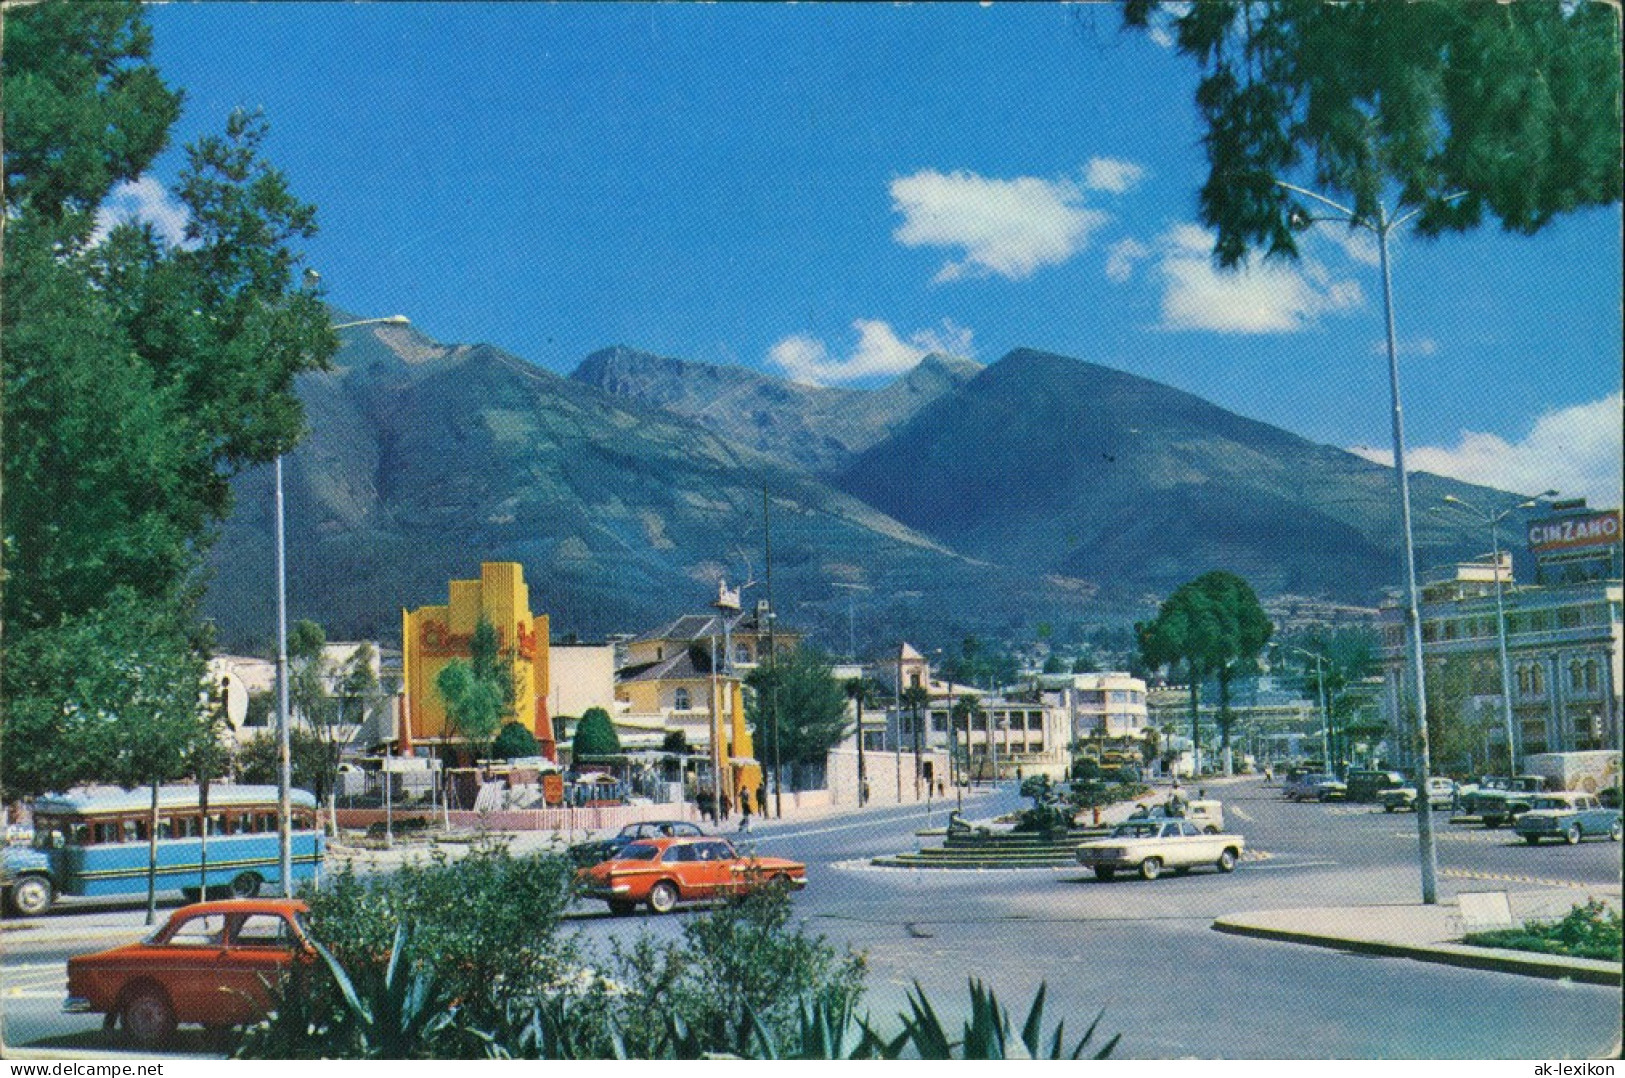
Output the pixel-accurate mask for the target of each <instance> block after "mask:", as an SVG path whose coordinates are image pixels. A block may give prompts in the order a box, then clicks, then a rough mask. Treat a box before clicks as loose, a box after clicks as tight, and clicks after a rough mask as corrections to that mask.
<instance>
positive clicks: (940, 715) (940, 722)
mask: <svg viewBox="0 0 1625 1078" xmlns="http://www.w3.org/2000/svg"><path fill="white" fill-rule="evenodd" d="M931 729H933V730H935V731H937V733H939V734H940V733H943V732H945V731H946V730H947V729H948V713H947V712H946V711H933V712H931Z"/></svg>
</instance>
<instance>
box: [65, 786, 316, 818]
mask: <svg viewBox="0 0 1625 1078" xmlns="http://www.w3.org/2000/svg"><path fill="white" fill-rule="evenodd" d="M289 799H290V800H291V801H292V803H293V804H294V805H295V806H297V807H299V808H308V809H313V808H315V807H316V796H315V795H314V794H312V793H310V792H309V791H307V790H290V791H289ZM279 800H280V794H279V791H278V788H277V787H275V786H224V785H214V784H211V785H210V786H209V807H210V808H231V807H234V806H241V805H265V804H276V803H277V802H278V801H279ZM198 806H199V790H198V788H197V787H196V786H160V787H159V788H158V807H159V808H160V809H166V808H167V809H176V808H197V807H198ZM150 808H152V788H151V787H137V788H135V789H133V790H125V789H121V788H119V787H117V786H83V787H79V788H78V789H74V790H69V791H68V792H67V793H60V794H46V795H44V796H42V797H39V798H37V799H36V800H35V801H34V811H36V812H76V813H101V812H109V813H111V812H135V811H142V810H147V809H150Z"/></svg>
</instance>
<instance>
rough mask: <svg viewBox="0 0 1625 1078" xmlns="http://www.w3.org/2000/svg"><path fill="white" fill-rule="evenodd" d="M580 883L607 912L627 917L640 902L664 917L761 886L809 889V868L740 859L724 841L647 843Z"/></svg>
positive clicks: (584, 873) (585, 873)
mask: <svg viewBox="0 0 1625 1078" xmlns="http://www.w3.org/2000/svg"><path fill="white" fill-rule="evenodd" d="M578 878H579V879H580V880H581V882H582V884H583V890H584V893H585V894H586V895H587V897H589V898H601V899H603V900H604V901H605V902H608V903H609V909H610V912H611V913H617V914H624V913H631V912H632V910H633V909H634V908H635V907H636V906H637V904H638V903H640V902H647V903H648V904H649V908H650V909H651V910H653V911H654V912H655V913H667V912H670V910H671V909H672V908H673V907H675V906H676V905H677V903H679V902H695V901H703V900H705V899H711V898H724V897H727V896H728V895H734V894H738V893H739V892H741V891H744V890H747V889H749V888H751V887H755V886H760V885H761V884H765V883H775V882H782V883H785V884H788V885H789V886H790V887H794V888H796V889H800V888H802V887H805V886H807V866H806V865H804V864H801V863H800V862H799V861H787V860H785V859H784V858H782V857H755V856H744V855H742V854H740V853H739V851H737V850H735V849H734V847H733V844H732V843H731V842H729V841H728V840H727V839H724V838H707V837H702V838H651V839H640V840H639V841H637V842H634V843H632V844H631V845H630V846H627V847H626V848H625V849H623V850H622V851H621V852H620V853H619V854H617V855H616V857H615V859H614V860H612V861H605V862H603V863H602V864H597V865H594V866H592V867H591V868H585V869H582V870H581V872H580V873H579V874H578Z"/></svg>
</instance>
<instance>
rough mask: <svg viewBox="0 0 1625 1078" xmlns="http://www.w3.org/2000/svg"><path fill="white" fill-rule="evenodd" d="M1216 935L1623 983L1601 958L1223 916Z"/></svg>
mask: <svg viewBox="0 0 1625 1078" xmlns="http://www.w3.org/2000/svg"><path fill="white" fill-rule="evenodd" d="M1213 930H1214V931H1215V932H1222V933H1224V934H1226V935H1230V936H1252V937H1254V938H1256V939H1267V940H1276V941H1279V942H1282V943H1303V944H1308V945H1310V946H1312V947H1329V948H1333V949H1335V950H1339V951H1352V952H1355V953H1358V954H1374V955H1381V956H1383V957H1385V958H1414V959H1415V960H1417V961H1418V962H1433V963H1436V964H1438V965H1445V966H1461V967H1463V968H1466V969H1485V970H1493V971H1495V972H1499V973H1516V974H1519V975H1520V976H1524V977H1541V978H1544V979H1546V980H1562V981H1577V982H1579V983H1581V984H1603V985H1613V986H1616V987H1617V986H1619V985H1620V983H1621V977H1620V970H1621V965H1620V963H1618V962H1606V961H1602V960H1599V959H1590V958H1562V957H1558V956H1555V955H1539V954H1533V953H1526V952H1519V951H1503V950H1495V949H1492V948H1489V947H1470V946H1467V945H1466V944H1456V943H1437V944H1425V945H1424V944H1408V943H1392V942H1388V941H1385V940H1359V939H1349V938H1347V937H1342V936H1332V935H1323V934H1321V933H1317V932H1302V931H1294V930H1292V929H1286V928H1268V927H1265V926H1263V925H1256V924H1246V923H1242V922H1238V921H1233V920H1230V919H1227V918H1223V917H1221V918H1219V919H1218V920H1217V921H1214V922H1213Z"/></svg>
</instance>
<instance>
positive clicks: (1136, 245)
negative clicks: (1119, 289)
mask: <svg viewBox="0 0 1625 1078" xmlns="http://www.w3.org/2000/svg"><path fill="white" fill-rule="evenodd" d="M1150 253H1151V248H1149V247H1147V246H1146V245H1145V244H1143V243H1141V242H1140V241H1139V240H1136V239H1132V238H1130V239H1126V240H1118V241H1117V242H1116V243H1114V244H1112V245H1111V246H1110V247H1108V248H1106V276H1107V277H1108V278H1110V279H1111V280H1113V281H1115V282H1117V283H1118V284H1122V283H1123V282H1124V281H1126V280H1128V279H1129V278H1130V277H1132V276H1134V267H1135V266H1136V265H1137V264H1138V263H1139V262H1140V261H1141V260H1143V259H1144V258H1145V257H1146V256H1147V255H1149V254H1150Z"/></svg>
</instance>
